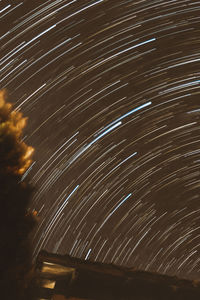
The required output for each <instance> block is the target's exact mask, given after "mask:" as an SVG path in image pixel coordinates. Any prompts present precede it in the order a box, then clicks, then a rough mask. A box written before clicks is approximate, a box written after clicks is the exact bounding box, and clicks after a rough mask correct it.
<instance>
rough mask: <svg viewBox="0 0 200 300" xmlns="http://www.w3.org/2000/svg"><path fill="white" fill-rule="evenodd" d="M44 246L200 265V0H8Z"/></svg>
mask: <svg viewBox="0 0 200 300" xmlns="http://www.w3.org/2000/svg"><path fill="white" fill-rule="evenodd" d="M0 22H1V26H0V48H1V57H0V70H1V71H0V88H1V89H6V90H7V92H8V95H9V101H11V102H13V104H14V107H15V109H16V110H18V111H22V112H23V114H24V115H25V116H28V118H29V121H28V126H27V129H26V132H25V136H24V141H25V142H26V143H27V144H28V145H31V146H33V147H34V148H35V149H36V151H35V154H34V160H33V163H32V164H31V165H30V167H29V169H28V170H27V171H26V172H25V174H24V175H23V178H22V180H24V179H25V178H26V179H28V180H29V181H30V183H31V184H32V185H33V186H34V187H35V190H34V193H33V197H32V203H31V207H30V210H31V211H35V210H36V211H37V212H38V220H39V221H38V225H37V228H36V229H35V231H34V233H33V236H32V244H33V256H34V257H36V255H37V254H38V252H39V251H40V250H41V249H46V250H48V251H51V252H55V253H59V254H65V253H68V254H70V255H73V256H76V257H79V258H83V259H85V260H88V259H90V260H92V261H101V262H106V263H110V262H112V263H114V264H117V265H123V266H132V267H134V268H136V269H137V268H139V269H142V270H146V271H156V272H160V273H163V274H168V275H178V276H182V277H185V278H189V279H193V278H198V277H199V274H200V255H199V253H200V252H199V251H200V208H199V199H200V146H199V145H200V98H199V94H200V2H199V1H192V0H169V1H164V0H152V1H147V0H139V1H134V0H123V1H121V0H98V1H93V0H72V1H70V0H55V1H54V0H51V1H42V0H35V1H28V0H25V1H8V0H5V1H0Z"/></svg>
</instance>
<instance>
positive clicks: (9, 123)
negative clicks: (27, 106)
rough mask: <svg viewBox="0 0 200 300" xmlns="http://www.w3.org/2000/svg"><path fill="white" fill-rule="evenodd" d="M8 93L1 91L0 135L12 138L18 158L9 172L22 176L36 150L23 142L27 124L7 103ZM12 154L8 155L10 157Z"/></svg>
mask: <svg viewBox="0 0 200 300" xmlns="http://www.w3.org/2000/svg"><path fill="white" fill-rule="evenodd" d="M5 98H6V92H5V90H0V135H1V136H10V137H11V138H12V140H13V150H12V152H13V153H14V154H13V155H15V156H16V157H17V158H18V161H16V163H15V164H14V165H11V166H8V170H9V171H11V172H13V173H16V174H19V175H22V174H23V173H24V172H25V171H26V170H27V169H28V167H29V166H30V165H31V163H32V160H31V157H32V155H33V152H34V149H33V148H32V147H30V146H27V145H26V144H25V143H24V142H22V140H21V137H22V132H23V129H24V127H25V126H26V123H27V118H24V117H23V115H22V113H21V112H19V111H15V110H13V111H12V104H11V103H7V102H6V101H5ZM11 155H12V153H8V156H9V157H10V156H11Z"/></svg>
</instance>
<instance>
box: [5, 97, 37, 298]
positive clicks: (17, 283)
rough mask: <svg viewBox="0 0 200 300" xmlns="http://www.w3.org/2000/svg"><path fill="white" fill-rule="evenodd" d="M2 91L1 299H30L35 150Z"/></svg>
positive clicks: (20, 119) (20, 118) (23, 122)
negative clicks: (30, 175)
mask: <svg viewBox="0 0 200 300" xmlns="http://www.w3.org/2000/svg"><path fill="white" fill-rule="evenodd" d="M26 120H27V119H26V118H24V117H23V116H22V113H20V112H17V111H14V110H12V105H11V104H10V103H6V101H5V91H0V210H1V217H0V294H1V299H4V300H5V299H20V300H22V299H27V298H26V295H25V293H26V286H27V285H28V282H29V277H30V270H31V251H30V246H29V239H28V236H29V234H30V232H31V230H32V229H33V227H34V224H35V220H34V217H33V215H32V214H31V213H28V212H27V207H28V204H29V201H30V196H31V192H32V188H31V187H30V185H29V184H27V183H26V182H25V181H22V175H23V174H24V172H25V171H26V170H27V168H28V167H29V166H30V164H31V156H32V153H33V148H32V147H29V146H27V145H26V144H25V143H24V142H23V141H22V140H21V138H22V131H23V128H24V127H25V125H26Z"/></svg>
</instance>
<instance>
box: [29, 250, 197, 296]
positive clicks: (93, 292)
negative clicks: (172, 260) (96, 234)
mask: <svg viewBox="0 0 200 300" xmlns="http://www.w3.org/2000/svg"><path fill="white" fill-rule="evenodd" d="M31 293H34V295H35V299H38V300H44V299H52V300H64V299H71V300H72V299H88V300H122V299H123V300H129V299H132V300H133V299H135V300H161V299H162V300H169V299H170V300H175V299H176V300H179V299H180V300H189V299H190V300H197V299H200V282H198V281H189V280H185V279H183V280H182V279H178V278H177V277H170V276H166V275H159V274H156V273H149V272H144V271H136V270H134V269H132V268H124V267H117V266H114V265H107V264H102V263H93V262H90V261H84V260H81V259H78V258H73V257H70V256H68V255H64V256H62V255H57V254H51V253H48V252H46V251H41V252H40V254H39V255H38V257H37V261H36V281H35V285H34V287H33V288H32V290H31Z"/></svg>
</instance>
